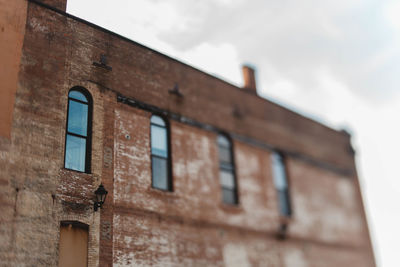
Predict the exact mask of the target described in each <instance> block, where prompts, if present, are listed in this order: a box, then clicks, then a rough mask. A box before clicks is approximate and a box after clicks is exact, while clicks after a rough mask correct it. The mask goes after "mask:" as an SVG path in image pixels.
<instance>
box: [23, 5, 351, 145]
mask: <svg viewBox="0 0 400 267" xmlns="http://www.w3.org/2000/svg"><path fill="white" fill-rule="evenodd" d="M28 2H31V3H34V4H36V5H39V6H41V7H44V8H46V9H49V10H52V11H54V12H56V13H58V14H60V15H63V16H65V17H68V18H71V19H73V20H75V21H78V22H81V23H83V24H86V25H88V26H90V27H92V28H95V29H97V30H100V31H102V32H104V33H107V34H110V35H113V36H115V37H117V38H119V39H121V40H124V41H126V42H128V43H131V44H134V45H136V46H139V47H142V48H144V49H147V50H150V51H151V52H153V53H156V54H157V55H160V56H162V57H165V58H167V59H168V60H172V61H174V62H177V63H179V64H182V65H184V66H186V67H189V68H191V69H193V70H195V71H197V72H200V73H202V74H204V75H207V76H208V77H210V78H213V79H216V80H218V81H220V82H223V83H225V84H227V85H229V86H231V87H232V88H234V89H236V90H239V91H241V92H242V93H244V94H247V95H249V96H252V97H256V98H259V99H261V100H263V101H265V102H267V103H270V104H272V105H275V106H277V107H279V108H282V109H285V110H287V111H289V112H291V113H292V114H294V115H296V116H299V117H302V118H304V119H306V120H309V121H311V122H313V123H317V124H319V125H320V126H322V127H324V128H326V129H328V130H330V131H333V132H335V133H337V134H340V135H343V134H346V135H347V136H349V137H351V134H350V133H348V132H347V131H346V132H343V131H342V130H336V129H334V128H332V127H329V126H328V125H326V124H324V123H322V122H320V121H318V120H315V119H312V118H310V117H307V116H306V115H303V114H301V113H299V112H296V111H294V110H292V109H290V108H288V107H285V106H283V105H280V104H278V103H276V102H274V101H272V100H270V99H267V98H265V97H261V96H259V95H258V94H254V93H252V92H248V91H246V90H244V89H243V88H241V87H238V86H236V85H234V84H232V83H230V82H228V81H226V80H224V79H222V78H219V77H216V76H214V75H212V74H210V73H208V72H206V71H203V70H201V69H198V68H196V67H194V66H192V65H189V64H188V63H185V62H183V61H180V60H178V59H176V58H174V57H172V56H169V55H166V54H163V53H161V52H159V51H157V50H155V49H153V48H150V47H148V46H146V45H143V44H141V43H138V42H136V41H134V40H131V39H129V38H127V37H125V36H122V35H120V34H118V33H115V32H113V31H110V30H108V29H106V28H103V27H101V26H99V25H96V24H94V23H92V22H89V21H87V20H84V19H82V18H79V17H77V16H74V15H72V14H69V13H67V12H65V11H63V10H60V9H58V8H55V7H53V6H51V5H48V4H45V3H43V2H40V1H38V0H28Z"/></svg>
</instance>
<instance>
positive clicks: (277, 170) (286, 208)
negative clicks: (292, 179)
mask: <svg viewBox="0 0 400 267" xmlns="http://www.w3.org/2000/svg"><path fill="white" fill-rule="evenodd" d="M271 161H272V174H273V179H274V184H275V188H276V190H277V192H278V205H279V211H280V214H281V215H283V216H287V217H289V216H290V215H291V214H292V209H291V206H290V197H289V186H288V182H287V175H286V167H285V161H284V158H283V157H282V155H281V154H279V153H277V152H274V153H272V155H271Z"/></svg>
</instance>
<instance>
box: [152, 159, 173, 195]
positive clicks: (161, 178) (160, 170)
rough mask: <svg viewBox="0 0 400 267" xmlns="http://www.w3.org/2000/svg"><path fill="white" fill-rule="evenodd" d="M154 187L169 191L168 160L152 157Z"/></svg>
mask: <svg viewBox="0 0 400 267" xmlns="http://www.w3.org/2000/svg"><path fill="white" fill-rule="evenodd" d="M152 173H153V187H155V188H158V189H164V190H168V189H169V186H168V166H167V160H166V159H163V158H158V157H154V156H153V157H152Z"/></svg>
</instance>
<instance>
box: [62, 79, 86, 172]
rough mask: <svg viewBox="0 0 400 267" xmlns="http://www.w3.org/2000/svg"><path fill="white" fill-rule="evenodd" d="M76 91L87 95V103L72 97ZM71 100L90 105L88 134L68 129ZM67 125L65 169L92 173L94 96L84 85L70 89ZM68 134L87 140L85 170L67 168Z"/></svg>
mask: <svg viewBox="0 0 400 267" xmlns="http://www.w3.org/2000/svg"><path fill="white" fill-rule="evenodd" d="M73 91H76V92H79V93H81V94H83V95H84V96H85V97H86V100H87V103H86V102H84V101H81V100H78V99H75V98H71V97H70V96H69V95H70V93H71V92H73ZM70 101H75V102H77V103H81V104H85V105H87V107H88V116H87V125H86V129H87V130H86V136H83V135H80V134H76V133H72V132H69V131H68V123H69V109H70ZM66 114H67V115H66V117H67V119H66V126H65V140H64V169H67V170H71V171H76V172H80V173H88V174H89V173H91V165H92V164H91V159H92V123H93V98H92V95H91V94H90V92H89V91H88V90H87V89H86V88H84V87H82V86H74V87H72V88H71V89H70V90H69V91H68V95H67V113H66ZM68 135H70V136H75V137H78V138H84V139H85V140H86V146H85V170H84V171H80V170H74V169H70V168H67V167H66V166H65V164H66V159H67V157H66V156H67V137H68Z"/></svg>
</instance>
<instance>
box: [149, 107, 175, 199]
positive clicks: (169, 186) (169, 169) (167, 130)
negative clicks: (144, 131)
mask: <svg viewBox="0 0 400 267" xmlns="http://www.w3.org/2000/svg"><path fill="white" fill-rule="evenodd" d="M153 116H156V117H158V118H160V119H162V120H163V122H164V124H165V125H164V126H161V125H159V124H156V123H153V122H152V121H151V118H152V117H153ZM153 125H155V126H157V127H161V128H164V129H165V133H166V145H167V156H166V157H165V158H164V157H162V156H160V155H157V154H153V149H152V145H153V144H152V134H153V131H152V126H153ZM170 136H171V135H170V124H169V120H168V119H167V118H166V117H165V116H163V115H162V114H159V113H152V114H151V116H150V162H151V164H150V165H151V166H150V169H151V188H154V189H157V190H161V191H165V192H173V191H174V188H173V182H172V161H171V156H172V153H171V138H170ZM153 156H154V157H156V158H159V159H165V160H166V161H167V188H159V187H155V186H154V183H153V181H154V172H153Z"/></svg>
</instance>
